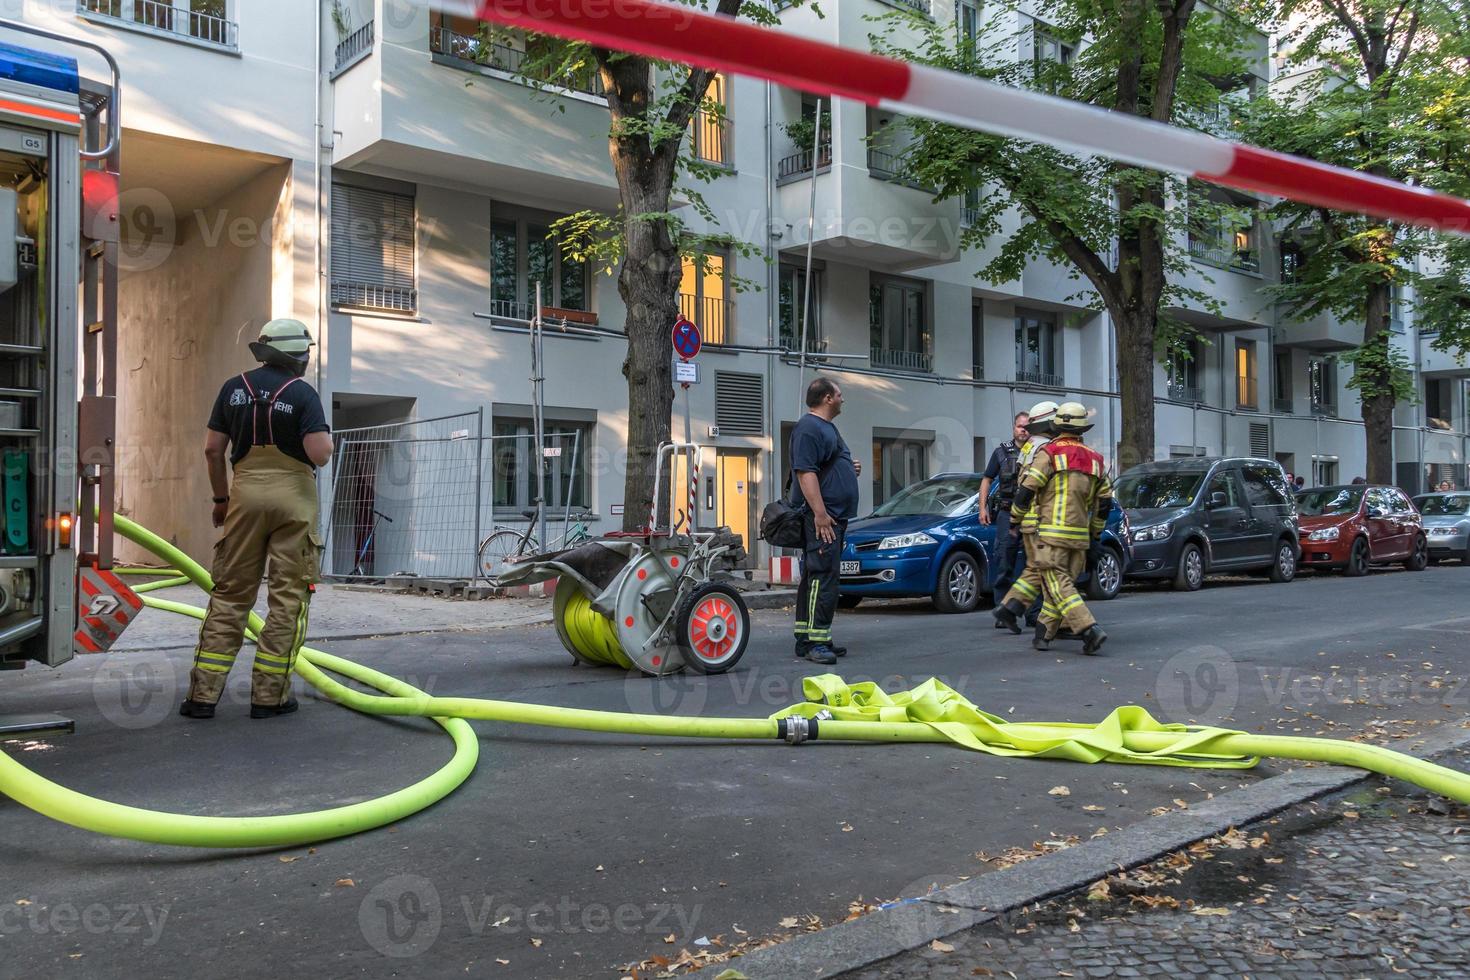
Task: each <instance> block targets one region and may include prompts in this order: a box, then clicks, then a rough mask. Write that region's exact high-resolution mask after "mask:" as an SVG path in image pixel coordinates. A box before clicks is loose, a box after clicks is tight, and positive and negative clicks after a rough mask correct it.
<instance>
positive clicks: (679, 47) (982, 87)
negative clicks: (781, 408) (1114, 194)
mask: <svg viewBox="0 0 1470 980" xmlns="http://www.w3.org/2000/svg"><path fill="white" fill-rule="evenodd" d="M430 3H431V5H433V6H437V7H440V8H442V9H445V10H456V11H458V12H461V13H464V14H467V15H469V16H475V17H479V18H480V19H482V20H488V21H494V22H496V23H500V24H506V25H509V26H512V27H519V28H523V29H525V30H528V31H537V32H539V33H542V34H554V35H556V36H558V37H565V38H569V39H572V40H577V41H586V42H588V43H589V44H595V45H599V46H601V47H607V48H615V49H618V50H622V51H631V52H634V53H636V54H642V55H647V56H649V57H654V58H662V59H666V60H669V61H677V62H684V63H686V64H691V65H697V66H699V67H701V68H708V69H712V70H715V71H722V72H729V73H732V74H741V75H751V76H754V77H756V78H764V79H769V80H770V81H773V82H779V83H780V84H782V85H788V86H791V87H792V88H796V89H800V90H802V91H804V92H811V93H814V94H817V95H838V96H842V97H844V98H849V99H856V100H858V101H861V102H866V103H868V104H869V105H876V106H882V107H884V108H888V109H893V110H896V111H900V112H904V113H907V114H909V115H915V116H923V117H926V118H929V119H935V120H938V121H940V122H947V123H952V124H954V125H957V126H964V127H966V128H968V129H977V130H981V131H984V132H987V133H994V134H996V135H999V136H1010V137H1016V138H1019V139H1027V140H1035V141H1037V142H1042V143H1049V144H1051V145H1053V146H1056V147H1059V148H1061V149H1065V150H1069V151H1073V152H1077V153H1084V154H1096V155H1099V156H1103V157H1107V158H1109V159H1113V160H1118V161H1121V162H1124V163H1130V164H1135V165H1137V166H1142V167H1150V168H1153V169H1157V170H1165V171H1169V172H1172V173H1178V174H1185V175H1188V176H1191V177H1197V178H1199V179H1200V180H1206V181H1209V182H1211V183H1215V184H1222V185H1224V186H1227V187H1236V188H1240V189H1242V190H1249V191H1258V192H1261V193H1265V194H1273V195H1277V196H1280V197H1286V198H1290V199H1292V200H1295V201H1300V202H1302V203H1304V204H1313V205H1319V206H1322V207H1329V208H1337V209H1340V210H1343V211H1356V212H1360V213H1362V214H1370V215H1374V216H1376V217H1380V218H1388V219H1391V220H1394V221H1402V222H1405V223H1407V224H1413V225H1422V226H1424V227H1427V228H1436V229H1439V230H1442V231H1453V232H1458V233H1461V234H1465V233H1470V201H1465V200H1463V199H1461V198H1458V197H1453V196H1451V195H1448V194H1440V193H1437V192H1435V191H1429V190H1425V189H1423V188H1420V187H1410V186H1409V185H1407V184H1400V183H1397V182H1395V181H1391V180H1384V179H1383V178H1381V177H1374V176H1372V175H1370V174H1363V173H1358V172H1356V171H1353V170H1347V169H1344V168H1342V167H1332V166H1328V165H1326V164H1321V163H1316V162H1313V161H1311V160H1306V159H1303V158H1301V157H1294V156H1291V155H1289V154H1285V153H1277V152H1274V151H1272V150H1262V149H1259V148H1258V147H1253V146H1247V145H1245V144H1243V143H1233V142H1231V141H1229V140H1223V139H1219V138H1218V137H1214V136H1209V135H1207V134H1205V133H1197V132H1193V131H1190V130H1187V129H1181V128H1179V127H1176V126H1170V125H1168V124H1165V123H1158V122H1154V121H1152V120H1149V119H1140V118H1138V117H1137V116H1131V115H1126V114H1124V113H1116V112H1111V111H1109V110H1107V109H1103V108H1100V107H1098V106H1092V105H1086V104H1084V103H1081V102H1072V101H1070V100H1068V99H1063V98H1059V97H1056V96H1051V95H1044V94H1042V93H1040V92H1031V91H1027V90H1024V89H1014V88H1009V87H1007V86H1004V85H999V84H996V83H994V82H988V81H985V80H983V79H979V78H974V77H971V76H969V75H962V74H960V73H958V72H951V71H945V70H943V69H939V68H933V67H930V66H927V65H915V64H910V63H908V62H905V61H899V60H898V59H896V58H888V57H884V56H882V55H876V54H872V53H870V52H866V51H855V50H852V49H849V48H844V47H840V46H838V45H834V44H827V43H825V42H822V41H815V40H812V39H810V38H803V37H797V36H794V35H792V34H789V33H786V32H784V31H780V30H775V29H771V28H766V27H760V26H757V25H755V24H751V23H748V22H745V21H740V20H736V19H734V18H731V17H722V16H717V15H714V14H707V13H703V12H701V11H698V10H695V9H693V8H691V7H686V6H682V5H679V4H672V3H661V2H658V0H438V2H434V0H430Z"/></svg>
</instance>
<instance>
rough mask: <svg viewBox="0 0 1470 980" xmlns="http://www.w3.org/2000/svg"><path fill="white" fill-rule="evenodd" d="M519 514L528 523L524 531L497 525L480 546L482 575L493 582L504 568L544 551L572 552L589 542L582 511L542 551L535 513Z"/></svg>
mask: <svg viewBox="0 0 1470 980" xmlns="http://www.w3.org/2000/svg"><path fill="white" fill-rule="evenodd" d="M521 514H522V515H523V516H525V517H526V518H527V520H529V521H530V523H529V524H527V525H526V527H525V530H521V529H520V528H517V527H512V526H511V525H509V524H497V525H495V528H494V530H492V531H491V532H490V536H489V537H487V538H486V539H485V540H484V541H481V542H480V550H479V557H478V561H479V569H480V574H481V575H483V576H485V577H486V578H494V577H495V576H496V575H497V574H499V573H500V572H501V571H502V570H503V569H504V568H505V566H506V565H508V564H511V563H513V562H517V561H520V560H521V559H522V558H528V557H530V556H531V555H539V554H542V553H544V552H546V551H561V550H562V549H565V548H574V547H576V546H577V545H579V544H581V543H582V542H584V541H590V540H592V532H591V531H589V530H588V529H587V516H588V512H587V511H585V510H584V511H582V512H580V513H577V514H573V515H572V516H571V520H570V521H569V522H568V523H567V525H566V527H565V528H564V529H563V531H562V533H561V535H560V536H559V537H555V538H552V539H551V541H550V542H549V543H550V544H551V545H552V546H551V547H549V548H543V547H542V546H541V542H540V541H539V540H538V539H537V537H536V510H535V509H534V508H532V509H530V510H523V511H521Z"/></svg>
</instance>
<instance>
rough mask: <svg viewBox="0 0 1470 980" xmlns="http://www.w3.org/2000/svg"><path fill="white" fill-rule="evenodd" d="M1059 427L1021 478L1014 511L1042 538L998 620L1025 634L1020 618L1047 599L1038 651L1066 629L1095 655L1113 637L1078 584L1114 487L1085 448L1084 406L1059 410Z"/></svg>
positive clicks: (1025, 527) (1098, 460) (1024, 529)
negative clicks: (1099, 622) (1036, 602)
mask: <svg viewBox="0 0 1470 980" xmlns="http://www.w3.org/2000/svg"><path fill="white" fill-rule="evenodd" d="M1054 426H1055V429H1056V432H1057V435H1056V436H1055V437H1054V438H1053V439H1052V440H1051V441H1050V442H1048V443H1047V444H1046V445H1045V446H1043V447H1042V448H1041V449H1040V450H1039V451H1038V452H1037V453H1036V455H1035V457H1034V458H1033V459H1032V461H1031V462H1030V464H1028V465H1027V467H1026V468H1025V470H1023V471H1022V473H1021V474H1020V478H1019V481H1018V487H1017V491H1016V497H1015V501H1014V503H1013V504H1012V515H1013V518H1014V519H1016V520H1019V521H1020V524H1021V530H1022V534H1030V535H1033V536H1034V537H1033V540H1032V542H1031V549H1030V555H1029V556H1028V557H1030V556H1034V562H1032V563H1030V564H1028V565H1027V566H1026V571H1025V572H1024V573H1023V575H1022V577H1021V578H1019V579H1017V580H1016V583H1015V584H1014V585H1013V586H1012V587H1011V590H1010V592H1008V593H1007V594H1006V596H1005V599H1004V601H1003V602H1002V603H1001V605H1000V606H998V607H997V608H996V611H995V618H996V620H997V621H998V622H1000V623H1001V624H1002V625H1005V626H1007V627H1009V628H1010V629H1011V630H1012V631H1013V632H1020V629H1019V625H1018V623H1017V617H1018V616H1019V615H1020V614H1021V613H1022V612H1024V610H1025V608H1026V606H1027V605H1029V604H1030V603H1031V602H1032V601H1034V600H1035V599H1036V597H1037V595H1040V596H1041V597H1042V605H1041V617H1040V619H1039V620H1038V622H1037V626H1036V637H1035V639H1034V640H1033V645H1034V646H1035V647H1036V648H1037V649H1038V650H1045V649H1047V648H1048V647H1049V645H1050V643H1051V641H1052V640H1053V639H1055V638H1056V635H1057V633H1058V631H1059V630H1060V629H1061V628H1062V627H1063V626H1065V627H1066V628H1067V629H1069V630H1071V631H1072V633H1073V634H1075V635H1076V636H1078V637H1080V638H1081V639H1082V652H1083V653H1087V654H1094V653H1096V652H1097V651H1098V650H1099V649H1100V648H1101V647H1102V645H1103V643H1104V642H1105V641H1106V640H1107V634H1106V633H1104V632H1103V630H1102V628H1101V627H1100V626H1098V625H1097V620H1096V619H1094V618H1093V616H1092V613H1091V611H1090V610H1088V608H1087V605H1086V603H1084V602H1083V601H1082V596H1081V595H1079V594H1078V593H1077V587H1076V579H1077V576H1079V575H1081V574H1082V572H1083V570H1084V569H1085V568H1086V567H1087V553H1088V550H1089V549H1090V548H1091V546H1092V544H1093V543H1094V542H1095V541H1096V540H1097V538H1098V535H1100V534H1101V533H1102V530H1103V527H1104V526H1105V524H1106V521H1107V515H1108V510H1109V509H1110V507H1111V506H1112V496H1113V494H1112V487H1111V485H1110V484H1109V482H1108V478H1107V473H1106V467H1105V466H1104V464H1103V460H1102V457H1101V456H1099V455H1098V454H1097V453H1096V452H1094V451H1093V450H1091V449H1089V448H1088V447H1087V446H1085V445H1083V444H1082V433H1084V432H1086V431H1087V430H1089V429H1091V428H1092V425H1091V423H1089V422H1088V421H1087V409H1086V408H1085V407H1083V406H1082V405H1080V404H1077V403H1076V402H1068V403H1066V404H1064V405H1061V406H1059V407H1058V408H1057V410H1056V416H1055V422H1054Z"/></svg>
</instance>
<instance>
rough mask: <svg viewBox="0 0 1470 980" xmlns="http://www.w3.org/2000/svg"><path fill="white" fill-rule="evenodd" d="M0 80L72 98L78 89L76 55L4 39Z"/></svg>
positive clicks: (0, 47)
mask: <svg viewBox="0 0 1470 980" xmlns="http://www.w3.org/2000/svg"><path fill="white" fill-rule="evenodd" d="M0 80H3V81H11V82H20V83H22V84H25V85H34V86H36V87H37V88H44V89H51V90H53V91H56V92H64V93H66V94H67V95H70V96H72V97H73V98H75V97H76V96H77V95H78V94H79V93H80V92H81V77H80V75H79V73H78V72H77V61H76V59H75V58H65V57H62V56H61V55H55V54H47V53H45V52H44V51H35V50H32V49H31V48H22V47H17V46H16V45H14V44H5V43H3V42H0Z"/></svg>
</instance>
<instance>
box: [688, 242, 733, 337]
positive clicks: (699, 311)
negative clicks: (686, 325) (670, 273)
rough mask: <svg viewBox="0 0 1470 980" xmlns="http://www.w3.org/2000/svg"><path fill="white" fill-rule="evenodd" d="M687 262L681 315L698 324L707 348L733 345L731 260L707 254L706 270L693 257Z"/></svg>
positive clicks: (715, 254) (722, 254) (705, 260)
mask: <svg viewBox="0 0 1470 980" xmlns="http://www.w3.org/2000/svg"><path fill="white" fill-rule="evenodd" d="M683 262H684V271H683V278H681V279H680V281H679V312H680V313H682V314H683V315H684V316H685V317H687V318H689V319H690V320H692V321H694V323H695V325H696V326H698V327H699V330H700V333H701V334H703V336H704V342H705V343H706V344H724V343H729V339H730V334H729V326H730V303H729V301H728V300H727V299H726V298H725V297H726V293H725V287H726V285H727V283H726V281H725V279H726V276H727V275H728V274H729V273H728V271H727V270H729V268H730V258H729V256H728V255H727V254H725V253H724V252H709V253H707V254H706V255H705V256H704V268H703V269H702V270H701V269H700V267H699V265H700V263H699V262H698V261H696V260H695V259H694V257H692V256H688V255H686V256H684V258H683Z"/></svg>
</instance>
